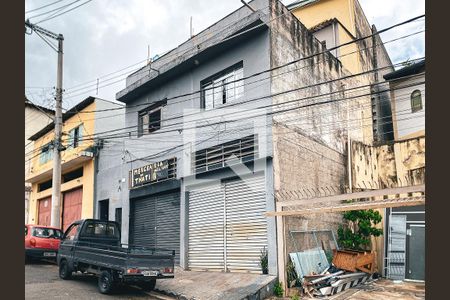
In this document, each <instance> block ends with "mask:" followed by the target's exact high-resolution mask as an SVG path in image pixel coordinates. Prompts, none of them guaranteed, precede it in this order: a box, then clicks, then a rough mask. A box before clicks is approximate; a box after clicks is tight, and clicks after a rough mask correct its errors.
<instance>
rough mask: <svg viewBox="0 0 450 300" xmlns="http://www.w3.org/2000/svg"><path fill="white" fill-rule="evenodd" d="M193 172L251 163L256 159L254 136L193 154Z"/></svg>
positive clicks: (256, 150) (256, 147)
mask: <svg viewBox="0 0 450 300" xmlns="http://www.w3.org/2000/svg"><path fill="white" fill-rule="evenodd" d="M193 157H194V162H193V172H195V173H201V172H206V171H211V170H216V169H219V168H223V167H226V166H228V165H232V164H235V163H239V162H247V161H252V160H254V159H255V158H257V157H258V143H257V138H256V136H255V135H250V136H247V137H244V138H241V139H237V140H233V141H230V142H227V143H223V144H220V145H215V146H213V147H210V148H206V149H202V150H198V151H196V152H195V155H194V156H193Z"/></svg>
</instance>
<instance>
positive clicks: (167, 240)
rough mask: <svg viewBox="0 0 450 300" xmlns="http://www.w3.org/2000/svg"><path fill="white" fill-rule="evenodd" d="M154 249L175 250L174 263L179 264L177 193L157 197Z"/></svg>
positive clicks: (178, 207)
mask: <svg viewBox="0 0 450 300" xmlns="http://www.w3.org/2000/svg"><path fill="white" fill-rule="evenodd" d="M156 247H157V248H165V249H169V250H175V263H177V264H178V263H180V194H179V193H175V194H174V193H172V194H167V195H163V196H160V197H157V200H156Z"/></svg>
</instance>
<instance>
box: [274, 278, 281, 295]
mask: <svg viewBox="0 0 450 300" xmlns="http://www.w3.org/2000/svg"><path fill="white" fill-rule="evenodd" d="M273 294H274V295H275V296H277V297H282V296H283V286H282V285H281V283H280V282H278V281H277V282H275V285H274V286H273Z"/></svg>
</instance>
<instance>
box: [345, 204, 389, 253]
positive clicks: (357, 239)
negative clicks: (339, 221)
mask: <svg viewBox="0 0 450 300" xmlns="http://www.w3.org/2000/svg"><path fill="white" fill-rule="evenodd" d="M343 217H344V219H345V220H347V224H346V226H339V228H338V238H339V244H340V245H341V246H342V247H343V248H347V249H353V250H368V249H367V248H368V247H369V246H370V237H371V236H380V235H382V234H383V231H382V229H379V228H376V227H374V225H376V224H378V223H380V222H381V219H382V217H381V215H380V213H379V212H378V211H374V210H373V209H369V210H354V211H348V212H345V213H344V216H343Z"/></svg>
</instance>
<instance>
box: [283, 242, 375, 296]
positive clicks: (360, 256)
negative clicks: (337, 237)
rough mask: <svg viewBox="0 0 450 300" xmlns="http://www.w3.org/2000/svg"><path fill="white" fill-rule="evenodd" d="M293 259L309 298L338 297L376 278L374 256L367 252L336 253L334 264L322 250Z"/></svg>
mask: <svg viewBox="0 0 450 300" xmlns="http://www.w3.org/2000/svg"><path fill="white" fill-rule="evenodd" d="M290 257H291V261H292V262H293V265H294V269H295V271H296V273H297V276H298V279H300V282H301V286H302V290H303V293H304V294H306V295H309V296H310V297H313V296H316V297H321V296H330V295H335V294H336V293H339V292H341V291H343V290H346V289H348V288H351V287H354V286H356V285H359V284H361V283H364V282H366V281H367V280H369V279H372V278H373V277H374V276H373V275H374V260H375V255H374V253H372V252H368V251H353V250H334V251H333V260H332V263H331V264H329V263H328V261H327V259H326V257H325V253H324V251H323V250H322V249H320V248H315V249H309V250H307V251H302V252H296V253H290ZM314 258H315V259H314Z"/></svg>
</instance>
